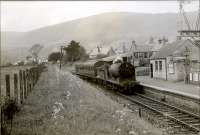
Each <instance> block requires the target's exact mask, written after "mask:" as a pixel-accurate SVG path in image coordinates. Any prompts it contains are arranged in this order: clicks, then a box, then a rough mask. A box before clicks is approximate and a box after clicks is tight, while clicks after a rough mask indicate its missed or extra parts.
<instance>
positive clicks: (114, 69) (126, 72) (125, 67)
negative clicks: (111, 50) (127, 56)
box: [109, 62, 135, 80]
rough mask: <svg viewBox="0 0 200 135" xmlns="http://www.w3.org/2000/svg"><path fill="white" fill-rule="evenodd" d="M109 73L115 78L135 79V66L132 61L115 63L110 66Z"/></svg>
mask: <svg viewBox="0 0 200 135" xmlns="http://www.w3.org/2000/svg"><path fill="white" fill-rule="evenodd" d="M109 73H110V74H111V75H112V76H113V77H115V78H121V79H122V78H132V79H133V80H135V77H134V76H135V68H134V66H133V65H131V64H130V63H127V62H125V63H114V64H112V65H111V66H110V68H109Z"/></svg>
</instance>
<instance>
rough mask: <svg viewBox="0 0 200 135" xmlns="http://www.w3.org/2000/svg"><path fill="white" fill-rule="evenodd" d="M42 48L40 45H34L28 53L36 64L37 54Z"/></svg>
mask: <svg viewBox="0 0 200 135" xmlns="http://www.w3.org/2000/svg"><path fill="white" fill-rule="evenodd" d="M42 48H43V46H42V45H40V44H34V45H33V46H32V47H31V48H30V49H29V52H30V53H31V55H32V56H33V58H35V60H36V62H37V61H38V54H39V52H40V51H41V50H42Z"/></svg>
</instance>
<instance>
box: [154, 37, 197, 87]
mask: <svg viewBox="0 0 200 135" xmlns="http://www.w3.org/2000/svg"><path fill="white" fill-rule="evenodd" d="M150 70H151V72H150V76H151V78H160V79H164V80H169V81H185V82H187V83H189V82H190V83H196V84H197V83H199V82H200V45H199V42H194V41H192V40H190V39H186V40H177V41H174V42H172V43H170V44H166V45H165V46H163V47H162V48H161V49H160V50H159V52H157V53H156V54H155V55H153V56H152V57H151V59H150Z"/></svg>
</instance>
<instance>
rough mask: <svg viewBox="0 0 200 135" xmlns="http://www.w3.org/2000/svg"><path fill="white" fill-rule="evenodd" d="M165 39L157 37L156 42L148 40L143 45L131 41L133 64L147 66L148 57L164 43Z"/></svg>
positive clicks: (148, 62)
mask: <svg viewBox="0 0 200 135" xmlns="http://www.w3.org/2000/svg"><path fill="white" fill-rule="evenodd" d="M165 43H166V40H165V39H158V42H155V41H152V40H151V41H148V43H145V44H144V45H138V44H136V43H135V41H133V42H132V48H131V49H130V50H131V53H132V55H133V59H134V65H135V66H149V64H150V58H151V57H152V56H153V55H155V54H156V53H157V52H158V51H159V49H160V48H161V47H162V46H163V45H165Z"/></svg>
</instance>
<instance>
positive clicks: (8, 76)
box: [5, 74, 10, 99]
mask: <svg viewBox="0 0 200 135" xmlns="http://www.w3.org/2000/svg"><path fill="white" fill-rule="evenodd" d="M5 80H6V97H7V98H9V99H10V75H9V74H6V76H5Z"/></svg>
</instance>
